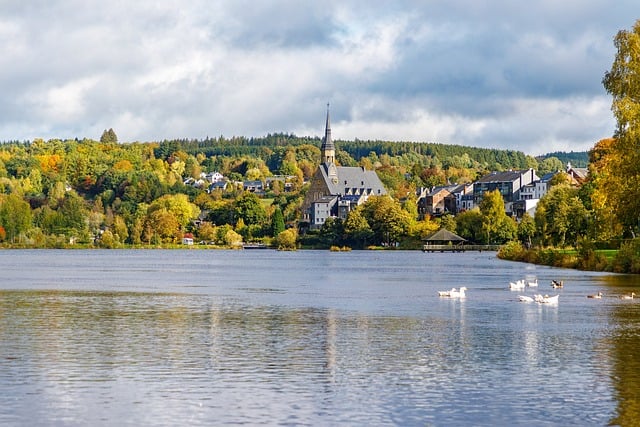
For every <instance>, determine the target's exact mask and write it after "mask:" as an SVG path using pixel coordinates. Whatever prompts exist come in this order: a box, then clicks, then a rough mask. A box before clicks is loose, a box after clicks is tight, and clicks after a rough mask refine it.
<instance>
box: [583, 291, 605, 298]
mask: <svg viewBox="0 0 640 427" xmlns="http://www.w3.org/2000/svg"><path fill="white" fill-rule="evenodd" d="M602 295H604V294H603V293H602V292H598V293H597V294H593V295H587V298H595V299H600V298H602Z"/></svg>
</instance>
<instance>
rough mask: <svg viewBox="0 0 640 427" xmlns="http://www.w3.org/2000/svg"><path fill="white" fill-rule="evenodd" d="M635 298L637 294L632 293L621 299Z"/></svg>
mask: <svg viewBox="0 0 640 427" xmlns="http://www.w3.org/2000/svg"><path fill="white" fill-rule="evenodd" d="M635 296H636V293H635V292H631V294H630V295H622V296H621V297H620V298H621V299H633V297H635Z"/></svg>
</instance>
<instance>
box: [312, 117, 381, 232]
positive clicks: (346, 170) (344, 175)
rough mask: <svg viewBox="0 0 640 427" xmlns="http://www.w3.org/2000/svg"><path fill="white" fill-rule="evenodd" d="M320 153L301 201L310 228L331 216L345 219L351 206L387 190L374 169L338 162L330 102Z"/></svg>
mask: <svg viewBox="0 0 640 427" xmlns="http://www.w3.org/2000/svg"><path fill="white" fill-rule="evenodd" d="M320 156H321V160H320V166H318V169H317V170H316V172H315V173H314V175H313V177H312V178H311V185H310V187H309V190H308V191H307V194H306V197H305V199H304V202H303V204H302V214H303V221H305V222H308V223H309V228H310V229H312V230H313V229H319V228H320V227H322V225H323V224H324V222H325V221H326V220H327V218H330V217H335V218H341V219H342V220H345V219H346V218H347V215H348V214H349V212H350V211H351V210H352V209H355V208H356V207H357V206H358V205H361V204H362V203H364V202H366V201H367V199H368V198H369V197H370V196H381V195H384V194H387V192H386V190H385V188H384V185H383V184H382V182H381V181H380V178H378V175H377V174H376V173H375V171H369V170H366V169H364V168H362V167H345V166H337V165H336V163H335V157H336V147H335V145H334V143H333V140H332V139H331V122H330V119H329V105H328V104H327V122H326V125H325V130H324V137H323V138H322V146H321V147H320Z"/></svg>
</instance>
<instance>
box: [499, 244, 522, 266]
mask: <svg viewBox="0 0 640 427" xmlns="http://www.w3.org/2000/svg"><path fill="white" fill-rule="evenodd" d="M525 253H526V250H525V248H524V246H522V243H520V242H519V241H517V240H512V241H510V242H507V243H506V244H504V245H502V246H500V249H499V250H498V257H499V258H502V259H508V260H511V261H522V260H523V259H524V258H525Z"/></svg>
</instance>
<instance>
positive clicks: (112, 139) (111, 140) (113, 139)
mask: <svg viewBox="0 0 640 427" xmlns="http://www.w3.org/2000/svg"><path fill="white" fill-rule="evenodd" d="M100 142H101V143H103V144H115V143H117V142H118V136H117V135H116V133H115V132H114V130H113V129H112V128H109V130H106V129H105V130H104V132H102V135H101V136H100Z"/></svg>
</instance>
